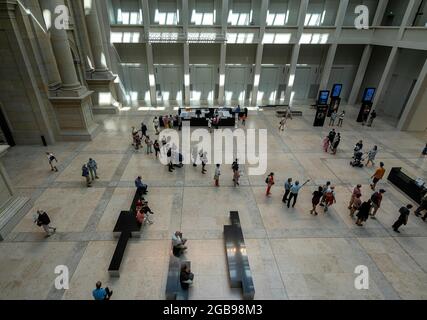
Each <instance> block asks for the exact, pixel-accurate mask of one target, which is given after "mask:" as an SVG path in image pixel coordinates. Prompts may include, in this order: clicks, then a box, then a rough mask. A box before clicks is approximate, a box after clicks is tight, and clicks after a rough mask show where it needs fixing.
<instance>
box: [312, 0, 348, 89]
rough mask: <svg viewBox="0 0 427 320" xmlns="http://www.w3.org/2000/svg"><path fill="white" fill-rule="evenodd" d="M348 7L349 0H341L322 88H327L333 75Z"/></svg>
mask: <svg viewBox="0 0 427 320" xmlns="http://www.w3.org/2000/svg"><path fill="white" fill-rule="evenodd" d="M347 7H348V0H341V1H340V4H339V7H338V12H337V18H336V20H335V34H334V39H333V43H332V44H331V45H330V46H329V50H328V55H327V57H326V61H325V65H324V66H323V71H322V77H321V79H320V87H319V89H320V90H325V89H327V86H328V82H329V77H330V76H331V71H332V66H333V64H334V60H335V54H336V52H337V48H338V44H337V42H338V40H339V38H340V36H341V30H342V26H343V23H344V18H345V14H346V12H347Z"/></svg>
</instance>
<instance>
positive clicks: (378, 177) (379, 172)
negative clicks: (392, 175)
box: [371, 162, 385, 191]
mask: <svg viewBox="0 0 427 320" xmlns="http://www.w3.org/2000/svg"><path fill="white" fill-rule="evenodd" d="M384 174H385V169H384V162H380V167H379V168H378V169H377V170H376V171H375V173H374V174H373V175H372V177H371V178H372V183H371V189H372V190H374V191H375V188H376V186H377V183H378V182H379V181H380V180H381V179H382V178H383V177H384Z"/></svg>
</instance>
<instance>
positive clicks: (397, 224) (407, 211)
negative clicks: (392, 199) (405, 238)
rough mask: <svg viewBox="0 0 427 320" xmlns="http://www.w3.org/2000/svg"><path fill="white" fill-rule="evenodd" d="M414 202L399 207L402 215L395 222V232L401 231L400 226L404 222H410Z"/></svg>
mask: <svg viewBox="0 0 427 320" xmlns="http://www.w3.org/2000/svg"><path fill="white" fill-rule="evenodd" d="M411 209H412V204H408V205H407V206H406V207H402V208H400V209H399V213H400V216H399V218H398V219H397V221H396V222H395V223H394V224H393V227H392V228H393V230H394V232H397V233H400V231H399V228H400V227H401V226H402V224H404V225H405V226H406V224H407V223H408V219H409V214H410V213H411Z"/></svg>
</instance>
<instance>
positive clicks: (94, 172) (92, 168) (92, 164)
mask: <svg viewBox="0 0 427 320" xmlns="http://www.w3.org/2000/svg"><path fill="white" fill-rule="evenodd" d="M87 168H88V169H89V173H90V176H91V178H92V181H95V179H99V177H98V173H97V170H98V164H97V163H96V161H95V160H94V159H92V158H90V159H89V161H88V163H87Z"/></svg>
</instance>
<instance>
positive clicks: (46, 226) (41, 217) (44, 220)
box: [34, 210, 56, 238]
mask: <svg viewBox="0 0 427 320" xmlns="http://www.w3.org/2000/svg"><path fill="white" fill-rule="evenodd" d="M34 222H35V223H36V224H37V225H38V226H39V227H42V228H43V230H44V232H46V238H48V237H50V236H51V235H52V234H54V233H55V232H56V228H55V227H52V226H51V225H50V222H51V221H50V217H49V215H48V214H47V213H46V212H45V211H42V210H37V215H36V217H35V221H34Z"/></svg>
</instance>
